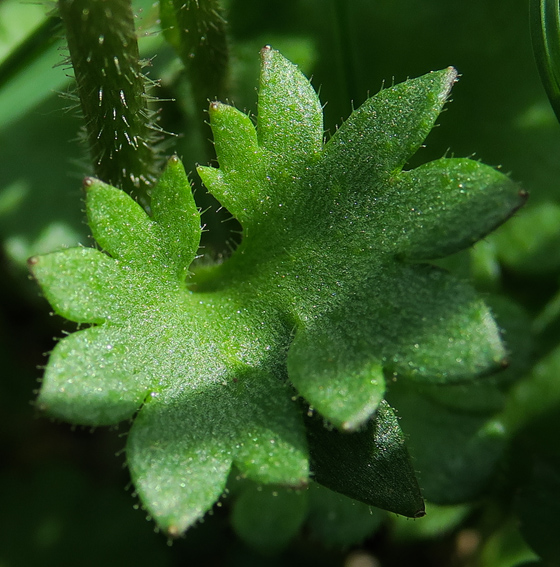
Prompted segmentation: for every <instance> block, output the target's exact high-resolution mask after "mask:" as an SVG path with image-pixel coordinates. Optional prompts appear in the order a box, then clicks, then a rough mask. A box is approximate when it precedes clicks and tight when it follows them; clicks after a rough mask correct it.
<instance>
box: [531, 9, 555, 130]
mask: <svg viewBox="0 0 560 567" xmlns="http://www.w3.org/2000/svg"><path fill="white" fill-rule="evenodd" d="M530 8H531V37H532V40H533V51H534V53H535V59H536V61H537V67H538V69H539V73H540V76H541V81H542V82H543V85H544V88H545V90H546V94H547V95H548V98H549V100H550V104H551V105H552V108H553V110H554V112H555V114H556V118H557V119H558V121H560V4H559V2H558V0H531V4H530Z"/></svg>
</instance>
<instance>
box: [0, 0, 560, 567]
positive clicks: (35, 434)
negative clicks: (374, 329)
mask: <svg viewBox="0 0 560 567" xmlns="http://www.w3.org/2000/svg"><path fill="white" fill-rule="evenodd" d="M134 5H135V9H136V13H137V29H138V33H139V45H140V52H141V56H142V57H145V58H149V59H150V60H151V67H150V68H149V76H150V78H152V79H159V80H160V87H159V88H158V89H156V91H155V92H153V93H152V94H155V95H157V96H158V97H159V98H161V99H174V102H173V101H171V100H168V101H167V102H161V117H160V124H161V126H162V128H164V129H165V130H166V131H168V132H172V133H175V134H179V136H176V137H173V136H169V137H168V142H167V144H168V145H167V146H166V148H165V152H166V153H168V154H171V153H172V152H174V151H176V152H177V153H178V154H179V155H180V156H181V157H182V158H183V161H184V163H185V167H186V169H187V171H189V170H191V171H192V170H194V166H195V164H196V163H208V162H209V161H211V160H212V158H213V156H212V155H211V145H210V144H208V142H207V139H208V138H209V135H210V134H209V130H207V128H206V126H205V125H204V124H203V123H201V120H200V116H201V114H200V111H201V109H199V108H196V104H195V103H194V99H193V96H192V94H191V90H190V85H189V78H188V76H187V75H186V74H185V73H184V72H183V71H182V66H181V64H180V63H179V61H178V59H177V58H176V56H175V54H174V52H173V50H172V48H171V47H170V46H169V45H168V44H167V43H166V42H165V40H164V37H163V34H162V33H161V32H160V31H159V28H158V22H157V21H158V11H157V6H154V5H153V3H152V1H151V0H138V1H135V2H134ZM223 6H224V10H225V15H226V19H227V21H228V34H229V35H228V39H229V43H230V48H231V83H230V95H229V99H230V100H229V101H230V102H233V103H234V104H235V105H236V106H237V107H238V108H241V109H247V110H248V111H253V112H254V111H255V109H256V90H255V85H256V84H257V75H258V67H259V59H258V51H259V49H260V48H261V47H262V46H263V45H265V44H270V45H272V46H273V47H275V48H276V49H279V50H280V51H281V52H282V53H283V54H284V55H285V56H286V57H288V58H289V59H291V60H292V61H294V62H295V63H297V64H298V65H299V66H300V68H301V69H302V70H303V71H304V73H305V74H306V75H308V76H311V77H312V82H313V84H314V86H315V88H317V89H318V90H319V91H320V96H321V100H322V101H323V103H325V104H326V107H325V120H326V123H325V129H326V132H327V136H328V135H329V133H332V132H334V131H335V129H336V127H337V125H338V124H340V123H341V121H342V120H343V119H344V118H346V117H347V116H348V115H349V113H350V112H351V110H352V106H354V107H358V106H359V105H360V104H361V103H362V102H363V101H364V100H365V99H366V97H367V96H368V95H370V94H374V93H376V92H377V91H378V90H379V89H380V88H382V86H383V85H390V84H391V83H393V82H400V81H403V80H405V79H406V78H407V77H416V76H419V75H422V74H424V73H426V72H428V71H430V70H435V69H440V68H444V67H447V66H449V65H453V66H454V67H456V68H457V69H458V71H459V72H460V74H461V79H460V81H459V84H458V85H456V86H455V88H454V90H453V94H452V102H451V103H450V104H448V106H447V107H446V112H444V113H443V114H442V115H441V117H440V120H439V127H438V128H436V129H435V130H434V131H433V132H432V133H431V134H430V136H429V138H428V140H427V145H426V147H425V148H423V149H421V151H419V152H418V154H417V155H416V156H415V157H414V158H413V162H412V163H411V164H410V165H411V166H415V165H417V164H419V163H423V162H425V161H429V160H431V159H436V158H439V157H441V156H443V155H445V154H447V155H455V156H461V157H463V156H469V157H470V156H474V157H475V158H476V159H480V160H481V161H483V162H485V163H488V164H490V165H493V166H495V167H500V168H501V169H502V170H503V171H505V172H507V173H509V174H510V175H511V177H512V178H513V179H514V180H515V181H517V182H518V183H519V184H520V185H521V187H522V188H523V189H525V190H527V191H528V192H529V193H530V201H529V204H528V205H527V207H526V208H525V209H524V210H523V211H521V212H520V213H518V214H517V215H516V217H515V218H514V219H512V220H511V221H510V222H509V223H507V224H506V225H505V226H504V227H502V228H501V229H499V230H498V231H497V232H496V233H495V234H494V235H492V236H490V237H489V238H487V239H485V241H483V242H481V243H479V244H478V245H477V246H476V247H475V249H474V250H472V251H469V252H466V253H461V254H458V255H456V256H455V257H454V258H451V259H449V260H446V262H445V266H446V267H447V268H448V269H451V270H453V271H455V272H457V273H458V274H459V275H461V276H463V277H465V278H471V279H472V281H474V283H475V285H476V286H477V287H478V288H479V289H480V290H481V292H483V293H484V294H485V298H486V299H487V300H488V302H489V304H490V305H491V306H492V307H493V309H494V312H495V314H496V316H497V318H498V320H499V321H500V323H501V325H502V326H503V328H504V336H505V339H506V341H507V343H508V347H509V348H510V350H511V366H510V368H509V369H508V370H507V371H506V372H504V373H503V374H501V375H499V376H496V377H494V378H489V379H488V380H487V381H486V382H484V383H479V384H475V385H473V386H469V387H467V386H460V387H450V388H447V389H443V391H442V389H441V388H440V389H437V390H430V389H424V390H422V391H412V390H411V389H408V390H406V391H400V389H399V388H398V386H395V387H393V388H391V390H390V392H389V396H390V399H391V400H392V401H393V402H394V403H395V405H396V407H397V408H398V409H399V415H400V416H401V419H402V426H403V429H404V430H405V432H407V433H408V434H409V436H410V437H409V442H410V445H411V452H412V455H413V457H414V459H415V466H416V467H417V469H418V470H419V474H420V479H421V485H422V487H423V488H424V491H425V496H426V497H427V498H428V500H429V504H428V515H427V516H426V518H423V519H420V520H414V521H413V520H406V519H404V518H397V517H394V516H392V515H389V514H386V513H384V512H383V513H382V512H380V511H378V510H370V509H369V508H367V507H365V506H363V505H361V504H359V503H355V502H353V501H350V500H349V499H347V498H344V497H340V496H338V495H336V494H335V493H330V491H327V490H326V489H323V488H320V487H318V486H317V487H315V486H313V487H312V489H311V490H310V491H309V492H308V493H307V495H306V496H305V498H304V497H302V496H301V495H297V494H295V493H283V492H282V491H281V490H279V491H272V492H271V491H268V490H267V491H262V490H259V488H258V487H255V486H253V485H251V484H249V483H245V482H242V481H238V480H236V478H235V476H233V477H232V481H231V487H230V490H229V496H228V497H227V498H225V499H224V500H223V503H221V504H223V505H221V506H218V507H216V509H215V511H214V513H213V514H212V515H210V516H209V517H207V518H206V520H205V521H204V522H203V523H201V524H200V525H199V526H197V527H196V528H194V529H193V530H191V531H190V532H189V533H188V534H187V536H186V537H185V538H184V539H182V540H179V541H177V542H174V543H173V545H172V546H167V545H166V542H165V538H164V537H163V536H161V535H160V534H155V533H153V524H152V523H150V522H146V520H145V513H143V512H141V511H140V512H139V511H135V510H134V509H133V508H134V505H135V503H136V500H135V498H134V497H133V496H131V495H130V493H127V492H126V491H125V490H124V487H125V486H126V485H127V483H128V478H127V473H126V471H125V470H124V469H123V468H122V464H123V461H124V457H123V456H122V455H121V456H120V457H117V458H115V453H117V454H119V455H120V451H121V450H122V447H123V445H124V442H123V440H122V438H121V436H122V435H123V434H125V429H126V428H125V427H121V429H120V430H119V431H107V430H96V431H93V432H90V431H87V430H77V431H72V430H71V428H70V427H69V426H68V425H65V424H58V423H53V422H50V421H48V420H46V419H37V418H36V416H35V413H34V409H33V406H32V404H31V402H32V400H33V397H34V390H35V389H36V388H37V379H38V378H39V376H40V374H41V370H40V367H41V365H43V364H44V363H45V360H46V359H45V356H44V353H46V352H48V351H49V350H50V349H51V348H52V345H53V341H54V339H53V337H54V336H56V335H58V336H60V330H59V329H60V327H61V325H68V323H63V322H61V320H56V321H55V320H53V319H52V318H50V317H49V312H48V306H47V304H46V302H45V301H43V300H42V299H41V298H40V297H39V296H38V289H37V288H36V286H35V285H34V284H33V282H30V281H29V277H28V273H27V269H26V265H25V262H26V259H27V258H28V257H29V256H31V255H33V254H37V253H41V252H46V251H51V250H55V249H57V248H60V247H63V246H73V245H76V244H78V243H81V244H86V245H87V244H89V243H90V239H89V236H88V231H87V226H86V225H85V222H84V215H83V211H82V209H83V197H82V193H81V178H82V177H83V176H84V175H85V174H87V173H89V172H90V170H89V166H88V162H87V157H86V156H87V152H86V149H85V147H84V146H83V145H82V144H81V143H79V141H78V140H79V135H78V133H79V129H80V118H79V109H78V107H77V106H76V102H75V101H74V100H72V97H71V96H69V94H70V93H71V92H72V84H71V79H70V78H69V75H71V70H70V69H69V66H68V64H66V63H65V57H66V56H67V53H66V51H65V48H64V41H63V39H62V30H61V27H60V24H59V23H58V21H57V20H56V18H52V17H49V15H48V8H49V6H45V5H41V4H38V5H36V4H29V3H23V2H20V1H19V0H0V253H1V269H2V275H1V277H0V292H1V293H0V301H1V302H2V309H1V311H0V368H2V378H1V390H0V413H1V418H0V419H1V420H2V427H1V429H0V447H1V451H2V458H1V459H0V462H1V464H0V492H1V505H0V567H16V566H17V567H19V566H28V565H35V564H41V565H44V566H50V565H53V566H54V565H56V566H58V567H60V566H64V565H80V566H88V565H92V566H93V565H101V564H103V565H107V566H111V565H115V566H116V565H128V564H135V565H152V564H155V565H161V566H167V565H169V566H174V565H184V564H187V563H188V564H195V565H207V564H212V565H224V566H228V567H229V566H237V565H240V566H252V565H255V566H256V565H271V566H274V565H291V566H298V565H307V566H309V565H321V566H331V565H332V566H342V565H344V566H347V567H358V566H363V567H365V566H369V567H375V566H378V565H381V566H384V567H385V566H386V567H392V566H402V565H408V564H412V563H414V565H416V566H423V565H426V566H428V565H429V566H442V567H447V566H451V567H454V566H465V567H471V566H472V567H475V566H476V567H514V566H521V565H527V566H528V565H535V566H536V565H559V564H560V548H559V547H558V539H557V534H558V533H560V521H559V520H558V514H557V508H558V504H559V503H560V448H559V447H560V444H559V443H558V439H559V435H560V385H559V384H560V376H559V375H560V295H559V290H558V280H559V276H560V160H559V159H558V156H559V155H560V126H559V125H558V122H557V121H556V118H555V116H554V113H553V111H552V110H551V108H550V106H549V103H548V100H547V98H546V95H545V93H544V90H543V88H542V86H541V82H540V79H539V75H538V72H537V68H536V65H535V62H534V58H533V54H532V49H531V37H530V26H529V18H528V5H527V0H471V2H468V3H465V2H462V1H460V0H376V1H372V0H284V1H283V2H271V1H268V0H263V1H261V2H254V1H253V0H227V1H226V0H224V2H223ZM156 55H157V56H156ZM192 177H193V181H194V183H195V186H196V195H197V197H198V198H199V199H201V202H202V203H204V193H203V190H202V188H200V187H198V186H197V183H198V182H197V181H196V179H195V175H193V176H192ZM218 218H219V217H218ZM206 222H207V224H208V226H210V227H211V228H212V227H215V230H213V231H211V236H209V238H210V240H209V244H208V245H209V246H210V247H213V249H214V250H216V251H217V252H216V253H217V254H219V253H221V251H222V250H221V248H220V246H222V248H224V249H225V244H224V242H225V240H226V239H227V238H228V234H227V231H228V227H227V225H226V227H225V228H224V226H223V223H221V222H218V221H216V215H215V207H213V208H210V210H209V212H208V213H207V215H206ZM450 228H452V227H450ZM212 238H213V239H214V240H212ZM220 243H221V244H220ZM68 328H69V327H68ZM230 518H231V520H230ZM278 526H282V529H277V528H278ZM236 536H239V537H236Z"/></svg>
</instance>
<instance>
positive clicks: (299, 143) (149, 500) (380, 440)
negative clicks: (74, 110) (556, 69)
mask: <svg viewBox="0 0 560 567" xmlns="http://www.w3.org/2000/svg"><path fill="white" fill-rule="evenodd" d="M262 59H263V65H262V72H261V79H260V92H259V116H258V119H257V125H256V127H255V126H254V125H253V124H252V121H251V120H250V119H249V118H248V117H247V116H245V115H243V114H242V113H240V112H238V111H237V110H235V109H232V108H231V107H228V106H226V105H223V104H220V103H212V104H211V107H210V117H211V118H210V120H211V125H212V127H213V129H214V137H215V143H216V150H217V155H218V161H219V163H220V168H219V169H218V168H199V171H200V174H201V176H202V177H203V179H204V181H205V182H206V183H207V185H208V187H209V189H210V190H211V191H214V192H215V194H216V195H217V196H218V197H219V198H220V199H222V201H223V204H224V205H226V206H228V207H231V211H232V212H233V213H234V214H235V215H236V216H238V218H239V219H240V220H241V222H242V224H243V231H244V232H243V241H242V243H241V245H240V246H239V248H238V249H237V250H235V251H234V253H233V254H232V256H231V257H230V258H229V259H227V260H226V261H224V262H222V263H219V264H215V265H210V266H208V265H205V266H203V267H200V266H197V265H192V264H191V262H192V260H194V258H195V255H196V252H197V247H198V241H199V238H200V230H201V229H200V225H199V223H200V220H199V213H198V211H197V210H196V207H195V205H194V202H193V199H192V195H191V191H190V187H189V182H188V180H187V178H186V176H185V174H184V170H183V169H182V166H181V164H180V163H179V162H178V160H177V159H176V158H172V160H171V161H170V163H169V164H168V167H167V169H166V171H165V172H164V173H163V176H162V178H161V180H160V182H159V183H158V184H157V185H156V186H155V187H154V189H153V192H152V195H151V198H152V204H153V209H152V213H153V214H152V216H151V217H150V216H148V215H147V214H146V213H145V212H144V211H143V210H142V208H141V207H140V206H139V205H138V204H137V203H136V202H135V201H133V200H132V199H131V198H129V197H128V196H126V195H124V194H123V193H122V192H120V191H118V190H117V189H115V188H113V187H110V186H108V185H105V184H103V183H101V182H100V181H97V180H92V179H90V180H88V181H87V182H86V186H87V201H86V209H87V212H88V219H89V224H90V227H91V229H92V233H93V235H94V237H95V239H96V241H97V243H98V244H99V245H100V246H101V247H102V248H103V250H104V252H105V254H103V253H101V252H98V251H93V252H83V251H75V250H67V251H63V252H59V253H57V254H54V255H50V256H46V257H44V258H40V259H38V260H37V259H36V260H34V264H33V266H32V268H33V270H34V273H35V275H36V277H37V279H38V280H39V282H40V283H41V285H42V286H43V288H44V290H45V295H46V296H47V298H48V299H49V300H50V301H52V303H53V306H54V308H55V310H57V311H58V312H59V313H61V314H63V315H65V316H68V317H70V318H73V319H74V320H77V321H79V322H80V323H91V324H93V325H97V326H93V327H92V328H89V329H86V330H83V331H79V332H77V333H75V334H73V335H71V336H69V337H66V338H65V339H63V340H62V341H60V343H59V344H58V345H57V347H56V348H55V351H54V352H53V356H52V358H51V361H50V362H49V365H48V368H47V371H46V375H45V380H44V383H43V387H42V391H41V394H40V397H39V406H40V407H44V408H45V409H46V411H48V412H49V413H50V414H51V415H55V416H57V417H60V418H63V419H68V420H70V421H73V422H76V423H84V424H91V425H100V424H108V423H111V422H118V421H120V420H122V419H126V418H128V417H131V416H133V414H135V413H136V412H137V414H136V415H135V416H134V423H133V425H132V429H131V432H130V435H129V437H128V440H127V460H128V464H129V467H130V469H131V475H132V479H133V481H134V483H135V485H136V489H137V491H138V493H139V495H140V497H141V499H142V502H143V503H144V505H145V507H146V508H147V509H148V511H149V512H150V514H151V515H152V516H153V517H154V518H155V519H156V522H157V523H158V525H159V526H161V527H162V528H163V529H165V530H166V531H167V532H168V533H169V534H171V535H178V534H180V533H182V532H183V531H184V530H185V529H187V528H188V527H189V526H190V525H192V524H193V523H194V522H196V521H197V520H198V519H200V518H201V517H202V516H203V514H204V513H205V512H206V511H207V510H208V509H210V507H211V506H212V504H213V503H214V502H215V501H216V500H217V499H218V498H219V496H220V495H221V493H222V492H223V490H224V488H225V484H226V479H227V476H228V474H229V471H230V470H231V467H232V466H235V467H236V468H237V469H238V470H239V471H240V472H241V474H242V475H244V476H246V477H247V478H249V479H252V480H254V481H256V482H259V483H264V484H275V485H283V486H291V487H301V486H304V485H305V484H306V483H307V481H308V477H309V460H310V459H311V463H312V469H313V473H314V475H315V478H316V480H318V481H319V482H320V483H322V484H323V485H325V486H327V487H329V488H331V489H333V490H335V491H338V492H341V493H344V494H346V495H347V496H350V497H352V498H355V499H357V500H359V501H361V502H365V503H367V504H368V505H374V506H379V507H382V508H385V509H388V510H392V511H395V512H398V513H401V514H404V515H408V516H418V515H421V514H422V513H423V503H422V497H421V495H420V491H419V488H418V483H417V480H416V477H415V473H414V469H413V467H412V465H411V463H410V459H409V456H408V452H407V449H406V445H405V438H404V436H403V433H402V431H401V429H400V426H399V423H398V421H397V418H396V416H395V414H394V413H393V411H392V409H391V408H390V406H389V405H388V404H387V403H386V402H385V401H383V399H382V398H383V393H384V387H385V383H384V379H383V374H385V375H387V374H392V376H393V378H397V379H399V380H402V381H405V380H417V381H422V382H425V383H430V384H432V383H456V382H461V381H469V380H473V379H474V377H476V376H480V375H483V374H486V373H488V372H491V371H494V370H496V369H497V368H500V367H501V366H502V365H503V364H504V360H505V350H504V347H503V345H502V342H501V339H500V333H499V330H498V327H497V325H496V323H495V322H494V320H493V318H492V316H491V314H490V311H489V310H488V308H487V307H486V306H485V305H484V303H483V302H482V301H481V300H480V298H479V297H478V296H477V295H476V293H475V292H474V290H472V289H471V288H470V287H469V286H468V285H467V284H465V283H463V282H461V281H458V280H457V279H455V278H453V277H452V276H451V275H449V274H447V273H445V272H443V271H442V270H439V269H436V268H433V267H431V266H428V265H425V264H418V263H412V262H408V261H407V260H408V259H421V258H425V257H428V256H431V255H432V254H438V255H440V254H445V253H447V252H448V251H450V250H455V249H457V248H460V247H463V246H466V245H468V244H469V243H471V242H473V241H474V240H476V239H478V238H481V237H482V236H484V235H485V234H486V233H487V232H488V231H489V230H491V229H492V228H493V227H494V226H495V225H496V224H497V223H498V222H500V221H501V220H505V218H507V217H508V216H509V215H510V214H511V213H512V211H513V210H515V209H516V208H517V207H518V206H520V205H521V204H522V203H523V201H524V195H523V194H522V193H520V192H519V190H518V189H517V187H516V186H515V185H514V184H513V183H511V182H510V181H509V180H508V179H507V178H506V177H505V176H502V175H501V174H499V173H498V172H495V171H494V170H490V169H489V168H487V167H485V166H482V165H481V164H478V163H476V162H472V161H468V160H440V161H438V162H433V163H432V164H428V165H426V166H422V167H421V168H419V169H418V170H413V171H412V172H402V171H401V169H402V167H403V166H404V164H405V163H406V160H407V159H408V158H409V157H410V155H411V154H412V153H413V152H414V151H415V150H416V149H417V148H418V147H419V146H420V145H421V143H422V142H423V140H424V137H425V136H426V135H427V133H428V132H429V130H430V128H431V127H432V125H433V124H434V122H435V120H436V118H437V115H438V113H439V111H440V110H441V107H442V105H443V104H444V102H445V99H446V97H447V95H448V92H449V89H450V87H451V84H452V83H453V82H454V80H455V71H453V70H450V69H448V70H445V71H441V72H438V73H431V74H429V75H426V76H424V77H421V78H419V79H414V80H412V81H407V82H406V83H403V84H402V85H397V86H394V87H391V88H389V89H386V90H383V91H381V92H380V93H379V94H378V95H376V96H375V97H372V99H370V100H369V101H367V102H366V103H365V104H364V105H362V107H361V108H360V109H358V110H357V111H355V113H354V114H353V115H352V116H351V117H350V118H349V120H348V121H347V123H346V125H342V126H341V128H340V129H339V131H338V132H337V133H336V134H335V135H334V136H333V137H332V138H331V140H330V141H329V142H327V143H326V144H325V145H323V132H322V113H321V105H320V103H319V99H318V97H317V95H316V94H315V92H314V91H313V89H312V87H311V86H310V84H309V82H308V81H307V79H306V78H305V77H304V76H303V75H302V74H301V73H300V71H299V70H298V69H297V67H295V66H294V65H292V64H291V63H290V62H288V61H287V60H285V59H284V58H283V57H282V56H281V55H280V54H279V53H278V52H276V51H274V50H272V49H270V48H266V49H265V50H263V53H262ZM458 183H463V184H464V185H465V187H466V188H467V189H468V190H467V191H466V192H465V193H464V194H463V193H461V192H460V189H461V188H460V187H458ZM405 189H407V190H405ZM457 190H458V191H459V194H456V193H457ZM444 196H445V198H443V197H444ZM419 204H421V206H422V207H423V211H422V215H420V216H419V215H417V214H415V212H414V214H411V212H412V210H413V209H415V208H416V207H418V206H419ZM473 215H476V218H474V219H471V221H472V222H470V223H469V222H467V220H465V222H463V221H462V217H463V216H464V217H467V216H473ZM438 218H441V219H443V220H442V222H444V223H447V229H448V230H444V231H442V230H441V229H440V227H439V226H438ZM459 218H460V219H461V222H458V221H457V222H456V219H459ZM455 225H456V226H455ZM97 268H99V269H97ZM189 270H192V272H193V273H190V272H189ZM88 278H91V288H92V289H91V290H88V289H87V280H88ZM108 347H110V348H108ZM292 384H293V385H294V386H296V388H297V392H295V391H294V390H293V387H292ZM298 393H299V394H300V395H301V396H303V397H304V399H305V401H307V402H308V403H310V404H312V405H313V406H314V407H316V408H317V410H318V411H319V413H320V414H322V416H323V418H326V419H327V420H329V421H331V423H332V424H334V426H336V427H339V428H343V429H344V428H346V429H350V430H357V431H355V432H353V433H341V432H338V431H336V430H330V429H328V428H325V427H324V423H323V420H322V419H321V418H318V419H313V420H307V421H305V420H304V416H303V414H302V409H301V406H300V405H298V404H297V403H296V400H297V394H298ZM138 410H139V411H138ZM303 412H305V410H303ZM306 428H307V432H306ZM307 443H309V448H308V446H307Z"/></svg>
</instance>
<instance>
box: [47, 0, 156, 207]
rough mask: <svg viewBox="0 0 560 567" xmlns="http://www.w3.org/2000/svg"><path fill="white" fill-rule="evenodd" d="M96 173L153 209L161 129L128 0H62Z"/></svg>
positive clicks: (60, 5) (62, 15) (61, 13)
mask: <svg viewBox="0 0 560 567" xmlns="http://www.w3.org/2000/svg"><path fill="white" fill-rule="evenodd" d="M58 8H59V11H60V15H61V17H62V21H63V23H64V27H65V31H66V37H67V40H68V49H69V51H70V59H71V61H72V66H73V67H74V74H75V78H76V83H77V89H78V95H79V98H80V104H81V108H82V112H83V114H84V119H85V127H86V133H87V139H88V142H89V149H90V154H91V158H92V161H93V166H94V170H95V175H96V176H97V177H99V178H100V179H101V180H103V181H105V182H106V183H110V184H111V185H114V186H115V187H119V188H121V189H123V190H124V191H126V192H127V193H128V194H130V195H131V196H133V197H134V198H135V199H137V200H138V201H139V202H140V203H141V204H142V206H144V207H145V208H149V191H150V186H151V185H152V184H153V183H154V181H155V179H156V176H157V167H156V155H155V150H154V144H155V142H157V140H158V134H157V128H155V126H154V123H153V121H152V118H153V113H152V112H151V111H150V110H149V109H148V104H147V103H148V100H147V96H146V92H145V85H146V78H145V77H144V76H143V75H142V72H141V67H142V65H141V62H140V60H139V54H138V43H137V40H136V33H135V29H134V18H133V14H132V7H131V2H130V0H59V2H58Z"/></svg>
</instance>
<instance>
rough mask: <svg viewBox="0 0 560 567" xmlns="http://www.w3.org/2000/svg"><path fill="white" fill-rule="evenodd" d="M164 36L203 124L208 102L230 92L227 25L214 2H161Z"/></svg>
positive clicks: (210, 0)
mask: <svg viewBox="0 0 560 567" xmlns="http://www.w3.org/2000/svg"><path fill="white" fill-rule="evenodd" d="M160 16H161V23H162V29H163V33H164V35H165V37H166V39H167V41H169V43H170V44H171V45H172V46H173V47H174V49H175V51H176V52H177V55H178V56H179V58H180V59H181V61H182V62H183V65H184V66H185V69H186V70H187V73H188V76H189V81H190V83H191V87H192V91H193V98H194V101H195V105H196V108H197V112H199V113H201V118H204V120H202V121H201V123H202V122H203V121H206V119H207V117H206V115H205V114H202V113H206V111H207V110H208V101H209V100H221V101H225V100H226V99H227V98H228V90H229V84H228V83H229V48H228V42H227V35H226V22H225V20H224V17H223V15H222V10H221V8H220V5H219V2H218V1H217V0H161V2H160Z"/></svg>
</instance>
